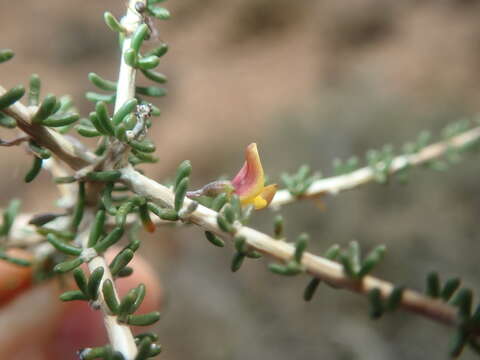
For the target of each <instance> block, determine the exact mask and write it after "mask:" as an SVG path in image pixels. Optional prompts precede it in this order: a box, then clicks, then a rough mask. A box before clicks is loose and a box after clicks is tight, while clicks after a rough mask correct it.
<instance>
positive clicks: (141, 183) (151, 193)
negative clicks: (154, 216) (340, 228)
mask: <svg viewBox="0 0 480 360" xmlns="http://www.w3.org/2000/svg"><path fill="white" fill-rule="evenodd" d="M477 132H480V130H479V129H477ZM477 132H475V133H470V134H469V137H470V138H473V137H474V135H475V136H476V135H477ZM457 141H459V140H457ZM439 151H442V148H441V146H438V145H437V146H435V147H432V148H430V149H429V153H428V154H423V155H422V157H423V158H427V155H431V154H434V153H438V152H439ZM416 161H420V159H417V160H416ZM122 180H123V181H124V182H125V184H127V185H128V186H129V187H130V188H131V189H132V191H134V192H136V193H137V194H139V195H141V196H145V197H147V198H148V199H151V200H152V201H154V202H156V203H158V204H160V205H162V206H167V207H172V206H173V202H174V194H173V192H172V191H171V190H170V189H168V188H167V187H165V186H163V185H161V184H159V183H157V182H155V181H153V180H151V179H149V178H148V177H145V176H143V175H141V174H140V173H138V172H136V171H135V170H134V169H132V168H131V167H129V168H125V169H123V170H122ZM191 202H192V200H190V199H187V198H186V199H185V202H184V205H183V207H184V208H188V206H189V204H190V203H191ZM217 216H218V213H217V212H215V211H213V210H211V209H209V208H206V207H204V206H198V207H197V208H196V210H195V211H194V212H193V213H191V215H190V217H189V219H188V220H189V221H191V222H192V223H194V224H196V225H198V226H200V227H201V228H203V229H204V230H208V231H211V232H213V233H215V234H217V235H220V236H222V237H224V238H232V235H231V234H229V233H225V232H223V231H222V230H221V229H220V228H219V226H218V225H217ZM235 234H236V235H240V236H244V237H245V239H246V243H247V244H248V245H249V246H251V247H252V248H253V249H255V250H257V251H260V252H262V253H264V254H266V255H269V256H271V257H274V258H277V259H279V260H283V261H289V260H291V259H292V256H293V254H294V251H295V249H294V247H293V246H292V245H291V244H288V243H286V242H283V241H279V240H275V239H273V238H272V237H270V236H268V235H266V234H264V233H261V232H259V231H257V230H254V229H252V228H249V227H246V226H240V225H238V226H236V232H235ZM302 265H303V266H304V267H305V269H306V271H307V272H308V273H309V274H311V275H313V276H315V277H318V278H319V279H322V280H324V281H326V282H327V283H329V284H332V285H334V286H338V287H342V288H344V289H347V290H350V291H354V292H357V293H360V294H363V295H367V294H368V292H369V291H370V290H372V289H375V288H378V289H379V290H380V292H381V296H382V297H383V298H385V299H386V298H388V296H389V295H390V293H391V291H392V290H393V287H394V286H393V285H392V284H391V283H389V282H386V281H383V280H380V279H377V278H375V277H372V276H365V277H364V278H363V279H362V280H352V279H351V278H349V277H348V276H346V275H345V274H344V272H343V268H342V266H341V265H340V264H338V263H336V262H333V261H330V260H328V259H326V258H323V257H319V256H316V255H313V254H311V253H307V252H305V253H304V255H303V257H302ZM400 306H402V307H403V308H404V309H406V310H409V311H412V312H415V313H418V314H420V315H423V316H425V317H428V318H430V319H432V320H435V321H438V322H440V323H443V324H446V325H450V326H453V325H455V324H456V323H457V317H456V310H455V308H454V307H452V306H449V305H447V304H445V303H442V302H440V301H437V300H434V299H432V298H429V297H427V296H424V295H422V294H420V293H418V292H415V291H413V290H406V291H405V292H404V295H403V297H402V302H401V304H400Z"/></svg>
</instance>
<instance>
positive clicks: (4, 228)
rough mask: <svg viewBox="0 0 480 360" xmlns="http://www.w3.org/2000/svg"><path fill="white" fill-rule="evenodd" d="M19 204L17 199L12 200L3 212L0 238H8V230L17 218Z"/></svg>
mask: <svg viewBox="0 0 480 360" xmlns="http://www.w3.org/2000/svg"><path fill="white" fill-rule="evenodd" d="M20 205H21V202H20V200H18V199H13V200H11V201H10V203H9V204H8V206H7V208H6V209H5V210H4V212H3V222H2V225H1V226H0V237H1V236H8V234H9V233H10V229H11V228H12V225H13V222H14V221H15V218H16V217H17V214H18V211H19V209H20Z"/></svg>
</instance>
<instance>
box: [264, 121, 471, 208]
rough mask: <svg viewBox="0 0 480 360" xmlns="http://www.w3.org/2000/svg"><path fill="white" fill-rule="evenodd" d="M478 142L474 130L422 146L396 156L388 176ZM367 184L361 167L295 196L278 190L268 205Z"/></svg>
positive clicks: (368, 176)
mask: <svg viewBox="0 0 480 360" xmlns="http://www.w3.org/2000/svg"><path fill="white" fill-rule="evenodd" d="M479 139H480V127H476V128H473V129H471V130H469V131H466V132H464V133H462V134H460V135H457V136H455V137H453V138H451V139H449V140H446V141H442V142H438V143H435V144H432V145H429V146H426V147H425V148H423V149H422V150H420V151H419V152H418V153H415V154H412V155H402V156H397V157H396V158H394V159H393V161H392V163H391V165H390V168H389V173H390V174H394V173H396V172H398V171H400V170H402V169H404V168H405V167H407V166H416V165H421V164H425V163H427V162H429V161H432V160H435V159H437V158H439V157H441V156H443V155H445V153H446V152H447V151H449V150H450V149H452V148H453V149H455V148H462V147H464V146H466V145H468V144H470V143H473V142H475V141H478V140H479ZM371 181H374V171H373V170H372V168H370V167H364V168H361V169H358V170H355V171H353V172H351V173H348V174H345V175H340V176H333V177H330V178H325V179H321V180H317V181H315V182H313V184H312V185H311V186H310V187H309V188H308V190H307V191H306V192H305V193H304V194H302V195H301V196H298V197H297V196H294V195H292V194H291V193H290V192H289V191H288V190H280V191H278V192H277V193H276V194H275V197H274V198H273V200H272V202H271V203H270V206H271V207H272V208H275V207H279V206H282V205H286V204H289V203H291V202H294V201H297V200H300V199H308V198H315V197H318V196H322V195H326V194H329V195H336V194H338V193H339V192H342V191H345V190H351V189H354V188H356V187H358V186H361V185H364V184H367V183H369V182H371Z"/></svg>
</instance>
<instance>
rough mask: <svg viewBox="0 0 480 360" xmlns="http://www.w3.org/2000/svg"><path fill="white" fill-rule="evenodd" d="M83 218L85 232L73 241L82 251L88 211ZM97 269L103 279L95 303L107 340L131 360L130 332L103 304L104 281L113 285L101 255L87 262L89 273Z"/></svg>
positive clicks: (134, 351) (133, 349)
mask: <svg viewBox="0 0 480 360" xmlns="http://www.w3.org/2000/svg"><path fill="white" fill-rule="evenodd" d="M84 216H85V217H87V220H86V221H84V223H82V227H85V230H84V231H82V232H81V233H79V235H78V237H77V238H76V239H75V241H76V242H78V243H80V244H81V246H82V248H83V249H86V248H87V247H88V237H89V229H90V227H91V221H92V219H93V215H92V214H91V213H90V212H89V211H85V214H84ZM99 267H101V268H103V278H102V280H101V282H100V285H99V289H100V291H99V292H98V294H99V295H98V299H97V301H96V303H97V304H98V305H100V309H101V310H102V312H103V322H104V324H105V329H106V330H107V335H108V339H109V341H110V343H111V344H112V348H113V349H114V350H115V351H119V352H120V353H121V354H122V355H123V357H124V359H125V360H133V359H135V356H136V355H137V346H136V345H135V340H134V338H133V334H132V330H131V329H130V327H129V326H128V325H125V324H122V323H120V322H119V321H118V317H117V316H116V315H113V314H112V313H111V312H110V310H109V308H108V305H107V304H106V303H105V299H104V297H103V292H102V291H101V289H102V287H103V283H104V282H105V281H106V280H110V281H111V282H112V284H115V282H114V280H113V276H112V274H111V272H110V268H109V267H108V264H107V262H106V260H105V258H104V257H103V255H97V256H95V257H93V258H92V259H90V260H89V261H88V269H89V271H90V273H92V272H93V271H94V270H95V269H98V268H99ZM113 290H114V294H115V297H116V299H117V301H119V298H118V294H117V291H116V289H115V287H114V288H113Z"/></svg>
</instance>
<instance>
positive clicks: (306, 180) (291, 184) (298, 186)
mask: <svg viewBox="0 0 480 360" xmlns="http://www.w3.org/2000/svg"><path fill="white" fill-rule="evenodd" d="M319 178H320V173H313V174H312V173H311V170H310V167H309V166H308V165H302V166H300V168H299V169H298V171H297V172H296V173H295V174H287V173H284V174H282V182H283V184H284V185H285V187H286V188H287V189H288V191H290V193H291V194H292V195H293V196H301V195H303V194H305V192H306V191H307V190H308V188H309V187H310V185H312V183H313V182H314V181H316V180H318V179H319Z"/></svg>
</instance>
